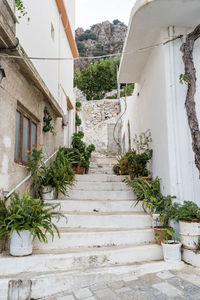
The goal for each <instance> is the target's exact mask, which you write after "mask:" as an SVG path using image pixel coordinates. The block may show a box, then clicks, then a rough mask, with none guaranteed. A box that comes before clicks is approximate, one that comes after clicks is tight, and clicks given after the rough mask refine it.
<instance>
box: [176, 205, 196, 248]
mask: <svg viewBox="0 0 200 300" xmlns="http://www.w3.org/2000/svg"><path fill="white" fill-rule="evenodd" d="M177 219H178V220H179V228H180V235H181V238H182V244H183V247H184V248H186V249H192V250H195V249H197V248H198V243H199V237H200V208H199V207H198V206H197V204H195V203H194V202H192V201H184V204H183V205H180V207H179V209H178V211H177Z"/></svg>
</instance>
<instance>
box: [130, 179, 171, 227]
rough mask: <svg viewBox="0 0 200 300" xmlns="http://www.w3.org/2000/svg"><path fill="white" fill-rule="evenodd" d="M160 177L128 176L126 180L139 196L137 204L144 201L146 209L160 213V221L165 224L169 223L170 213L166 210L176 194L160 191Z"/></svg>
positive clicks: (143, 204)
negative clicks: (148, 178)
mask: <svg viewBox="0 0 200 300" xmlns="http://www.w3.org/2000/svg"><path fill="white" fill-rule="evenodd" d="M160 180H161V179H160V178H159V177H156V178H155V179H152V180H146V179H144V178H142V177H139V178H135V179H134V180H131V179H130V178H128V177H126V179H125V182H126V184H127V185H128V186H130V187H131V188H132V189H133V192H134V193H135V195H136V197H137V201H136V202H135V206H136V205H138V203H139V202H140V201H142V207H143V209H144V211H147V210H149V212H150V213H151V214H153V213H159V214H160V215H161V217H160V221H162V222H163V223H164V224H165V225H167V223H168V219H169V215H168V214H166V213H165V212H166V211H167V210H168V209H169V207H171V205H172V199H173V198H175V197H174V196H169V195H168V196H163V195H162V193H161V191H160Z"/></svg>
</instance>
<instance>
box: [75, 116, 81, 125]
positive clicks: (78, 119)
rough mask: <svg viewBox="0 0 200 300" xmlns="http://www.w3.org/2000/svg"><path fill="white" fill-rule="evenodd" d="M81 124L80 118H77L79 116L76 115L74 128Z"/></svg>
mask: <svg viewBox="0 0 200 300" xmlns="http://www.w3.org/2000/svg"><path fill="white" fill-rule="evenodd" d="M81 124H82V121H81V118H79V115H78V114H76V126H77V127H78V126H80V125H81Z"/></svg>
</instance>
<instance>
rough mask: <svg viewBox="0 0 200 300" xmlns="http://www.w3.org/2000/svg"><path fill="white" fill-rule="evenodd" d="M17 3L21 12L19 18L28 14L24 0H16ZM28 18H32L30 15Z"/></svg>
mask: <svg viewBox="0 0 200 300" xmlns="http://www.w3.org/2000/svg"><path fill="white" fill-rule="evenodd" d="M15 5H16V8H17V10H18V11H19V13H20V15H19V16H18V18H19V19H20V18H22V17H24V16H26V15H27V14H28V13H27V11H26V8H25V6H24V3H23V1H22V0H15ZM27 20H28V21H30V18H29V17H28V18H27Z"/></svg>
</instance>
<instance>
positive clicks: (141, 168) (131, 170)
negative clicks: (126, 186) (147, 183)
mask: <svg viewBox="0 0 200 300" xmlns="http://www.w3.org/2000/svg"><path fill="white" fill-rule="evenodd" d="M151 158H152V150H147V151H145V152H143V153H141V154H137V153H136V151H135V150H129V151H128V152H126V153H125V154H124V155H122V156H121V158H120V159H119V160H118V165H119V167H120V174H121V175H131V176H132V177H139V176H148V175H149V174H150V171H149V170H148V169H147V163H148V162H149V161H150V159H151Z"/></svg>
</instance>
